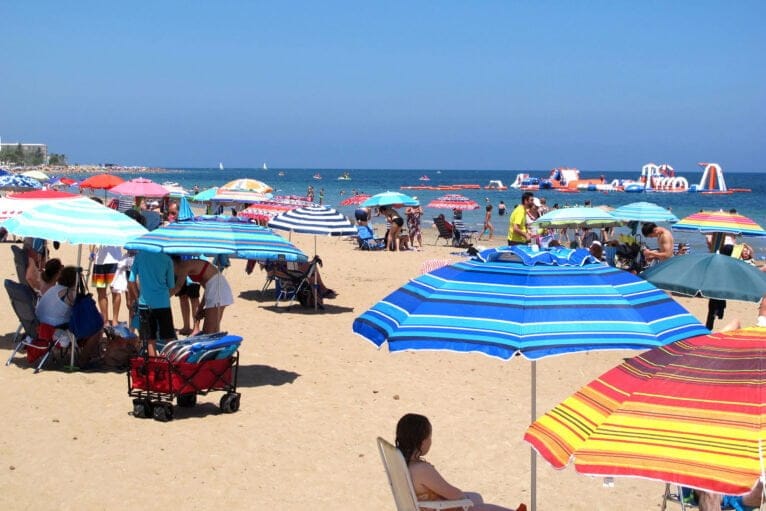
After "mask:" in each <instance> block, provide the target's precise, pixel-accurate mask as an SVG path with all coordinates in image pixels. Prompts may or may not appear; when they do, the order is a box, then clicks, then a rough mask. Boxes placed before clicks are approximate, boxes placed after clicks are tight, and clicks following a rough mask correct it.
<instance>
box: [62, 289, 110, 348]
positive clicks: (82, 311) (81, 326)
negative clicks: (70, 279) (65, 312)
mask: <svg viewBox="0 0 766 511" xmlns="http://www.w3.org/2000/svg"><path fill="white" fill-rule="evenodd" d="M103 327H104V317H103V316H101V313H100V312H99V310H98V307H97V306H96V301H95V300H94V299H93V295H92V294H90V293H86V292H85V283H84V282H83V280H82V275H80V281H79V282H78V284H77V296H76V297H75V299H74V305H72V317H71V318H70V319H69V331H71V332H72V333H73V334H74V336H75V338H77V339H86V338H88V337H90V336H91V335H93V334H95V333H96V332H98V331H99V330H101V329H102V328H103Z"/></svg>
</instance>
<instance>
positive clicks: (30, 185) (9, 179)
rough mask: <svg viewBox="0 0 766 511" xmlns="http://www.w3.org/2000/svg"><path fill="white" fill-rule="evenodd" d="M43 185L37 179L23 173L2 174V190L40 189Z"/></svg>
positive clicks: (0, 185) (0, 182)
mask: <svg viewBox="0 0 766 511" xmlns="http://www.w3.org/2000/svg"><path fill="white" fill-rule="evenodd" d="M42 187H43V185H42V184H41V183H40V181H38V180H37V179H32V178H31V177H27V176H22V175H21V174H8V175H5V176H0V190H15V191H25V190H39V189H40V188H42Z"/></svg>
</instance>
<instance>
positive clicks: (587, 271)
mask: <svg viewBox="0 0 766 511" xmlns="http://www.w3.org/2000/svg"><path fill="white" fill-rule="evenodd" d="M586 254H587V251H586V250H579V251H570V250H568V249H558V250H556V251H551V252H547V251H542V252H538V253H533V252H531V251H530V250H529V249H528V247H516V246H514V247H509V248H505V247H503V248H499V249H490V250H487V251H484V252H482V253H481V256H482V257H484V258H485V259H487V260H486V261H481V260H479V259H471V260H468V261H463V262H459V263H456V264H453V265H450V266H445V267H442V268H439V269H437V270H435V271H433V272H431V273H427V274H424V275H421V276H419V277H416V278H414V279H412V280H411V281H410V282H409V283H407V284H405V285H404V286H403V287H401V288H400V289H398V290H396V291H394V292H393V293H392V294H390V295H388V296H387V297H386V298H384V299H383V300H381V301H380V302H378V303H377V304H376V305H375V306H373V307H372V308H371V309H370V310H368V311H367V312H365V313H364V314H362V315H361V316H359V317H358V318H357V319H356V320H354V324H353V329H354V332H356V333H358V334H360V335H362V336H363V337H365V338H367V339H369V340H371V341H372V342H373V343H375V344H376V345H377V346H381V345H382V344H383V343H384V342H388V347H389V350H391V351H400V350H406V349H433V350H438V349H447V350H453V351H477V352H482V353H485V354H487V355H492V356H496V357H499V358H503V359H508V358H511V357H512V356H513V355H515V354H517V353H521V354H523V355H524V356H525V357H527V358H529V359H532V360H535V359H538V358H541V357H545V356H547V355H555V354H560V353H568V352H575V351H587V350H592V349H637V348H642V347H648V346H660V345H663V344H667V343H668V342H672V341H675V340H678V339H683V338H685V337H690V336H692V335H698V334H701V333H707V330H706V329H705V328H704V327H703V326H702V325H701V324H700V323H699V322H698V321H697V320H696V319H695V318H694V317H693V316H692V315H691V314H689V313H688V312H687V311H686V310H685V309H684V308H683V307H681V306H680V305H679V304H678V303H676V302H675V301H674V300H673V299H672V298H670V297H669V296H668V295H667V294H666V293H664V292H662V291H660V290H659V289H657V288H656V287H654V286H653V285H652V284H650V283H648V282H646V281H644V280H642V279H640V278H638V277H636V276H635V275H632V274H630V273H628V272H625V271H622V270H619V269H617V268H613V267H611V266H606V265H603V264H599V263H595V264H594V263H592V262H589V261H591V259H590V258H589V256H587V255H586ZM562 255H564V256H566V257H563V258H562ZM525 258H526V263H525V262H524V259H525ZM570 258H574V259H570ZM577 258H579V260H580V261H582V262H583V264H582V265H577V264H574V263H576V262H577V260H578V259H577ZM543 259H547V260H543Z"/></svg>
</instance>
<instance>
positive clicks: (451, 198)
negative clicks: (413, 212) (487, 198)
mask: <svg viewBox="0 0 766 511" xmlns="http://www.w3.org/2000/svg"><path fill="white" fill-rule="evenodd" d="M427 207H429V208H434V209H459V210H461V211H462V210H466V209H478V208H479V203H478V202H476V201H474V200H471V199H469V198H468V197H466V196H464V195H460V194H457V193H451V194H449V195H442V196H441V197H439V198H438V199H434V200H432V201H431V202H429V203H428V206H427Z"/></svg>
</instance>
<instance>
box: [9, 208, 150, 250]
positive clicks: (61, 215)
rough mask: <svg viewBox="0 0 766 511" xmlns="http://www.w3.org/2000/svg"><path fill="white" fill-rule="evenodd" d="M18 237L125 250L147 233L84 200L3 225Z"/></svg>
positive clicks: (29, 212)
mask: <svg viewBox="0 0 766 511" xmlns="http://www.w3.org/2000/svg"><path fill="white" fill-rule="evenodd" d="M2 226H3V227H5V228H6V229H8V232H10V233H11V234H15V235H16V236H31V237H34V238H42V239H46V240H52V241H61V242H65V243H71V244H73V245H80V244H91V243H92V244H96V245H115V246H122V245H124V244H125V243H127V242H128V241H130V240H132V239H133V238H137V237H138V236H141V235H142V234H144V233H145V232H147V231H146V229H145V228H144V227H143V226H142V225H141V224H139V223H138V222H136V221H135V220H133V219H132V218H130V217H129V216H127V215H124V214H122V213H119V212H117V211H115V210H113V209H110V208H107V207H106V206H104V205H103V204H99V203H98V202H96V201H94V200H91V199H88V198H86V197H81V198H78V199H71V200H62V201H50V202H48V203H45V204H41V205H40V206H36V207H34V208H31V209H29V210H27V211H24V212H23V213H21V214H20V215H18V216H15V217H13V218H10V219H8V220H6V221H5V222H3V224H2Z"/></svg>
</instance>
